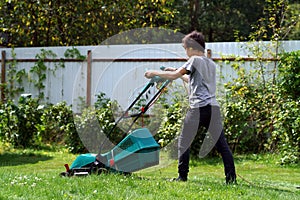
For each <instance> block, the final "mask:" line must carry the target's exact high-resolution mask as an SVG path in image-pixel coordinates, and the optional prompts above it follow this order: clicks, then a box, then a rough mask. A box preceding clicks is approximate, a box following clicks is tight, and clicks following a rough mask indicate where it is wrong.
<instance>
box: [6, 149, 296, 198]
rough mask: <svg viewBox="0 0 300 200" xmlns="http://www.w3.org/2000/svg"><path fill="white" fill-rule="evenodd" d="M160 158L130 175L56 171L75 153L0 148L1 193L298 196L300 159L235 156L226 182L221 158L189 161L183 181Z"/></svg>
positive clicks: (35, 195)
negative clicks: (283, 161)
mask: <svg viewBox="0 0 300 200" xmlns="http://www.w3.org/2000/svg"><path fill="white" fill-rule="evenodd" d="M161 155H162V159H161V164H160V165H158V166H155V167H152V168H147V169H145V170H141V171H138V172H135V173H133V174H132V175H131V176H123V175H119V174H101V175H99V176H97V175H91V176H87V177H72V178H66V177H60V176H59V173H60V172H62V171H64V166H63V165H64V164H65V163H69V164H71V163H72V161H73V160H74V159H75V158H76V155H72V154H69V153H67V152H66V151H64V150H62V149H59V150H56V151H36V150H22V151H21V150H17V151H13V152H6V153H4V152H2V153H1V154H0V186H1V187H0V199H1V200H2V199H5V200H6V199H9V200H11V199H80V200H81V199H143V200H146V199H164V200H167V199H172V200H174V199H288V200H292V199H300V189H299V186H300V178H299V177H300V165H299V164H298V165H293V166H280V165H279V164H277V163H276V161H278V158H279V157H278V156H277V155H276V154H272V155H269V154H268V155H247V156H245V155H243V156H236V157H235V160H236V168H237V173H238V184H237V185H226V184H225V183H224V177H223V166H222V161H221V159H220V158H211V157H209V158H205V159H197V160H192V161H191V173H190V176H189V181H188V182H170V181H169V179H170V178H173V177H176V176H177V173H176V170H177V165H176V164H177V163H176V161H171V160H168V159H166V158H165V157H164V153H161Z"/></svg>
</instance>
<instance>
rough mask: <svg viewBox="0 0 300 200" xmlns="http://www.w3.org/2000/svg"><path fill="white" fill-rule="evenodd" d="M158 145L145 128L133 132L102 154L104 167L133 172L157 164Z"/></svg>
mask: <svg viewBox="0 0 300 200" xmlns="http://www.w3.org/2000/svg"><path fill="white" fill-rule="evenodd" d="M159 149H160V146H159V144H158V143H157V142H156V141H155V140H154V138H153V136H152V134H151V133H150V131H149V130H148V129H147V128H141V129H137V130H134V131H133V132H131V133H130V134H129V135H127V136H126V137H125V138H124V139H123V140H122V141H121V142H120V143H119V144H118V145H117V146H115V147H114V148H113V149H112V150H111V151H109V152H107V153H105V154H102V156H103V157H105V158H106V160H107V163H106V165H107V166H109V167H110V168H113V169H115V170H117V171H122V172H134V171H137V170H140V169H144V168H147V167H151V166H154V165H157V164H159Z"/></svg>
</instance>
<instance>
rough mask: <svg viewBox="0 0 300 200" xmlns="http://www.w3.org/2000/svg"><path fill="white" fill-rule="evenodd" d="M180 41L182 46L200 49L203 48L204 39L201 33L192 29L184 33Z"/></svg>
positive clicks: (202, 49)
mask: <svg viewBox="0 0 300 200" xmlns="http://www.w3.org/2000/svg"><path fill="white" fill-rule="evenodd" d="M182 43H183V46H184V48H191V49H194V50H198V51H202V52H204V50H205V40H204V36H203V35H202V33H199V32H197V31H193V32H191V33H189V34H188V35H186V36H185V37H184V38H183V39H182Z"/></svg>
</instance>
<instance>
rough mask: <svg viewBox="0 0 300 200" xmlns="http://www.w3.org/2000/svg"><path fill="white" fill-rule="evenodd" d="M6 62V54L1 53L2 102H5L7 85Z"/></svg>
mask: <svg viewBox="0 0 300 200" xmlns="http://www.w3.org/2000/svg"><path fill="white" fill-rule="evenodd" d="M5 61H6V52H5V51H2V52H1V102H4V101H5V92H4V88H5V86H4V84H5V83H6V68H5Z"/></svg>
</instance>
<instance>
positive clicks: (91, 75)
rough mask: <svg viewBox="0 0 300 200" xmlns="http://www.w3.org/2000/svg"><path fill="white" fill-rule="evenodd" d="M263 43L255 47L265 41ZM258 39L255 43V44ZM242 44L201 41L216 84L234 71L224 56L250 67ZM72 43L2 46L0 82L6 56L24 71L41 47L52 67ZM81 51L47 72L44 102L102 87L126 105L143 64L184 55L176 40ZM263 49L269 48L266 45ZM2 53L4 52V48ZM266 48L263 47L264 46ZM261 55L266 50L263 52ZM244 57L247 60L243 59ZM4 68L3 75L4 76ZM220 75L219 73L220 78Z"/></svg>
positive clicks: (28, 87) (175, 62) (74, 100)
mask: <svg viewBox="0 0 300 200" xmlns="http://www.w3.org/2000/svg"><path fill="white" fill-rule="evenodd" d="M268 44H269V43H268V42H264V43H262V44H261V47H262V48H263V47H265V46H268ZM257 45H258V44H256V46H257ZM246 46H248V45H247V43H236V42H226V43H207V47H206V48H207V49H211V50H212V59H214V60H215V61H217V62H218V64H219V66H220V70H219V72H220V74H219V75H220V78H219V79H218V81H219V83H220V84H219V85H222V83H224V82H227V81H228V80H231V79H232V77H233V76H235V73H234V71H233V70H232V69H231V67H230V65H229V64H228V63H227V62H225V61H224V60H225V59H224V57H226V58H228V57H233V56H234V57H241V58H244V60H245V63H244V66H245V67H250V66H251V65H250V64H249V63H250V62H251V59H249V58H251V57H253V54H251V51H249V50H247V48H246ZM71 48H72V47H44V48H15V49H14V50H13V51H14V53H15V54H16V56H13V55H12V52H13V51H12V49H10V48H2V49H1V50H2V70H1V72H2V74H1V77H2V80H1V81H2V83H4V82H7V81H10V80H7V73H8V72H7V69H8V66H9V63H10V62H11V61H12V60H14V59H15V60H16V61H17V65H16V66H17V70H21V69H25V70H26V72H27V73H28V74H29V75H28V76H30V73H29V71H30V69H31V68H32V67H33V66H34V64H35V62H36V61H37V59H36V58H35V56H36V55H37V54H39V53H40V52H41V49H45V50H51V51H52V52H53V53H55V54H56V55H57V59H47V60H46V61H45V64H46V65H47V66H48V67H50V68H54V65H55V64H57V62H58V61H59V59H60V58H64V53H65V51H66V50H67V49H71ZM75 48H76V49H78V50H79V51H80V53H81V54H82V55H88V51H90V54H89V56H88V59H87V60H85V61H78V60H75V59H73V60H72V59H69V60H68V59H66V60H65V63H64V65H65V68H58V69H57V70H56V71H55V73H54V74H53V73H52V72H50V71H49V72H47V74H46V81H45V83H44V84H45V89H44V90H43V92H44V94H45V101H47V102H51V103H57V102H61V101H66V102H67V103H68V104H70V105H71V104H72V105H73V108H76V107H77V106H78V105H79V104H82V100H84V101H87V103H91V104H93V103H94V102H95V100H96V99H95V95H96V94H98V93H100V92H104V93H105V94H106V95H107V97H109V98H112V99H116V100H117V101H118V102H119V103H120V104H121V105H123V106H126V105H128V102H130V101H131V100H132V99H131V98H132V94H134V93H136V92H137V91H139V88H141V87H142V86H143V85H145V84H146V83H147V82H148V80H147V79H145V78H144V76H143V75H144V72H145V70H146V69H159V67H160V66H174V67H180V66H181V65H182V64H183V63H184V62H185V60H186V55H185V51H184V49H183V48H182V46H181V44H149V45H112V46H77V47H75ZM267 48H269V47H267ZM299 49H300V40H297V41H284V42H282V45H281V49H280V51H285V52H289V51H295V50H299ZM4 52H5V53H4ZM266 52H267V51H266ZM264 56H265V57H266V58H268V57H269V55H267V54H266V55H264ZM247 58H248V59H247ZM4 73H5V75H4ZM221 77H222V78H221ZM23 87H24V88H25V91H24V93H31V94H32V95H33V96H37V95H38V90H37V88H35V87H34V86H33V84H32V83H30V82H29V81H24V82H23Z"/></svg>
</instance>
